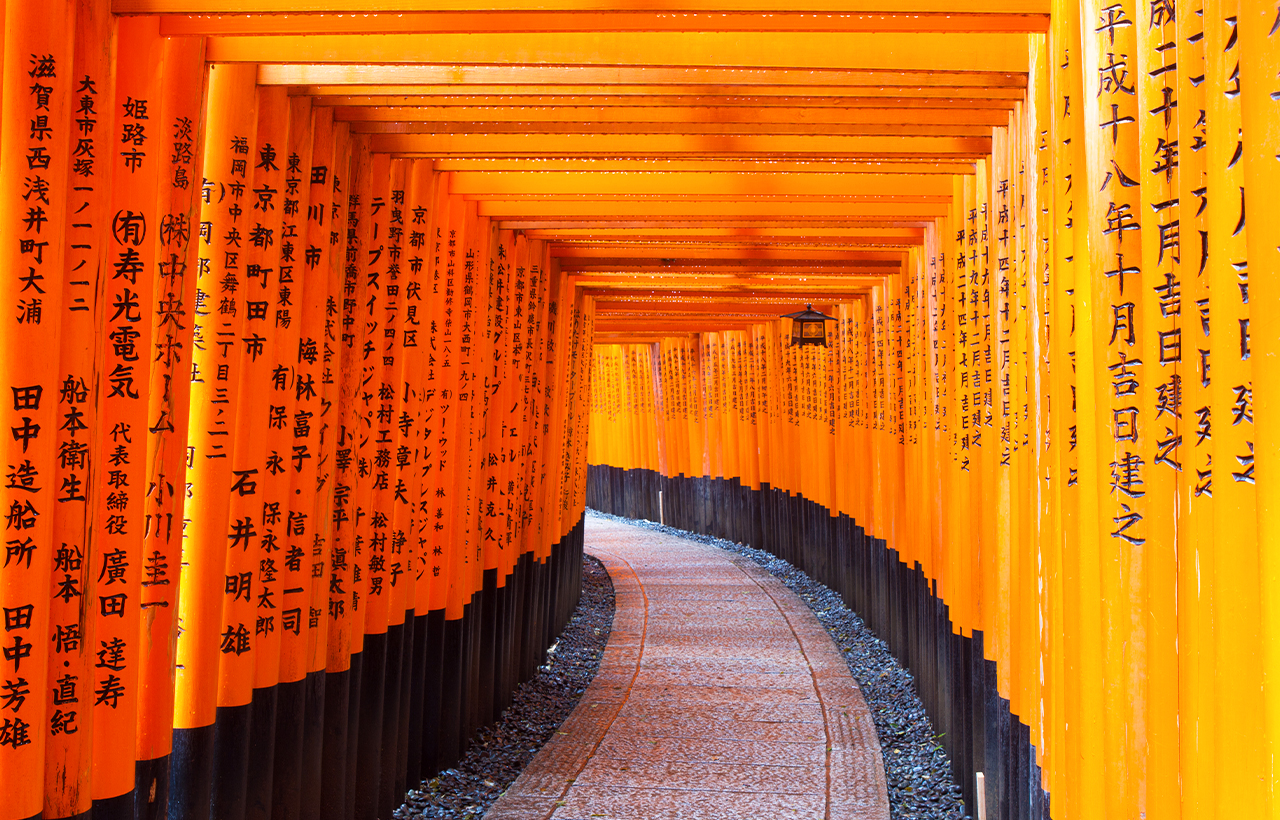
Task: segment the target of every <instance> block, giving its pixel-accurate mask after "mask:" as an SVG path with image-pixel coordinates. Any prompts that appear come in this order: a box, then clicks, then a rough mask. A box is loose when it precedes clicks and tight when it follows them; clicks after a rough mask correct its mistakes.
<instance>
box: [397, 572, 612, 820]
mask: <svg viewBox="0 0 1280 820" xmlns="http://www.w3.org/2000/svg"><path fill="white" fill-rule="evenodd" d="M613 613H614V599H613V581H612V580H610V578H609V573H608V572H606V571H605V568H604V565H603V564H601V563H600V562H599V561H597V560H596V559H595V558H592V557H591V556H589V555H584V556H583V558H582V598H581V600H580V601H579V602H578V608H577V609H576V610H574V613H573V617H572V618H570V620H569V625H568V626H566V627H565V630H564V632H563V633H562V634H561V635H560V637H559V639H557V641H556V642H555V643H554V644H552V646H551V648H550V649H549V650H547V662H546V664H545V665H543V666H540V667H538V671H537V672H536V673H535V674H534V676H533V678H532V679H530V680H528V681H526V682H525V683H522V684H520V686H519V687H517V688H516V691H515V694H514V696H513V697H512V701H511V706H510V708H508V709H507V710H506V711H504V712H503V713H502V717H501V718H499V720H498V721H497V722H496V723H494V724H492V725H490V726H486V727H484V728H482V729H481V730H480V731H479V732H478V733H477V734H476V736H475V737H474V738H472V740H471V743H470V744H469V745H468V746H467V751H466V754H465V755H464V756H463V758H462V760H461V761H460V762H459V763H458V765H457V766H455V767H454V768H452V769H445V770H444V771H443V772H441V773H440V774H439V775H437V776H436V777H434V778H432V779H431V780H427V781H424V782H423V783H422V785H421V786H419V787H418V788H416V789H412V790H410V792H409V794H408V795H406V797H405V802H404V804H403V805H402V806H400V808H398V809H396V810H395V811H394V812H393V816H394V817H395V818H397V820H419V819H421V820H444V819H445V818H447V819H448V820H474V818H479V817H483V816H484V813H485V812H486V811H488V810H489V807H490V806H491V805H493V803H494V801H496V800H497V799H498V798H499V797H500V796H502V793H503V792H505V791H506V790H507V787H508V786H510V785H511V784H512V783H513V782H515V779H516V777H518V776H519V775H520V772H521V771H523V770H524V767H525V766H527V765H528V764H529V761H531V760H533V756H534V755H535V754H537V753H538V750H539V749H541V748H542V746H543V745H544V744H545V743H546V742H547V741H548V740H550V739H551V738H552V736H553V735H555V733H556V730H557V729H559V728H560V724H561V723H564V721H565V718H567V717H569V715H570V713H572V712H573V710H574V707H576V706H577V705H578V701H579V700H581V699H582V694H583V693H584V692H585V691H586V690H587V686H588V685H589V684H590V683H591V680H592V678H594V677H595V676H596V672H597V671H598V670H599V669H600V658H601V656H602V655H603V654H604V647H605V644H607V643H608V642H609V632H610V631H611V630H612V629H613Z"/></svg>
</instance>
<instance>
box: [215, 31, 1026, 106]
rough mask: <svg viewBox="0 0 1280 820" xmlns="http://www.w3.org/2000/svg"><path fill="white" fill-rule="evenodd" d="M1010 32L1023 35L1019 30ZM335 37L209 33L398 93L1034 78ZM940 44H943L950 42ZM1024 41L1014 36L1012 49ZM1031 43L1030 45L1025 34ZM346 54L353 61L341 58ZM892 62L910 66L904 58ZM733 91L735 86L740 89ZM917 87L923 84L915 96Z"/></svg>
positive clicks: (262, 74) (693, 89)
mask: <svg viewBox="0 0 1280 820" xmlns="http://www.w3.org/2000/svg"><path fill="white" fill-rule="evenodd" d="M848 36H854V35H848ZM918 36H920V37H927V36H931V35H924V34H922V35H918ZM938 36H941V35H938ZM972 36H974V37H978V36H987V37H995V36H997V35H972ZM1000 36H1008V37H1010V38H1014V39H1016V38H1018V35H1000ZM326 39H333V40H335V42H334V43H333V44H332V45H333V48H334V50H333V51H331V52H329V51H323V50H322V49H321V46H320V44H309V39H296V38H281V37H240V38H219V37H214V38H211V39H210V41H209V48H210V51H209V52H208V53H209V55H210V59H213V56H214V55H217V56H218V57H219V58H220V59H221V60H223V61H224V62H255V63H259V64H260V65H259V67H258V82H259V84H261V85H298V86H312V85H316V86H326V85H328V86H335V85H336V86H355V88H347V89H345V90H344V91H342V92H340V93H348V94H371V93H378V92H375V91H374V90H373V89H376V88H394V87H397V86H399V87H400V88H399V90H398V91H394V90H393V91H389V92H387V93H400V94H429V93H431V91H430V90H429V89H430V88H431V87H438V88H439V89H441V91H442V92H446V93H453V94H458V93H460V92H461V91H463V90H464V89H468V87H470V88H469V89H468V90H471V91H473V92H479V91H480V90H481V89H485V92H484V93H490V94H502V93H505V88H504V87H507V86H510V87H524V89H525V93H532V94H548V93H552V94H554V93H560V94H600V93H601V91H602V89H604V88H607V89H608V91H609V93H613V92H615V91H617V92H618V93H631V94H653V93H665V92H666V91H675V90H680V91H683V92H684V93H691V94H699V93H706V92H704V91H703V89H711V90H712V92H715V89H725V90H724V91H722V92H719V93H737V94H768V93H770V91H769V90H768V89H776V91H775V92H773V93H775V94H784V93H785V94H786V95H789V96H806V95H814V96H838V95H843V94H847V93H848V90H849V89H858V94H867V95H876V96H907V97H909V96H937V92H936V91H935V90H934V89H936V88H950V89H953V90H954V91H956V92H957V93H958V94H959V96H964V97H983V96H987V95H993V96H999V94H1000V92H1001V91H1003V93H1004V95H1005V97H1006V98H1007V99H1020V98H1021V96H1022V92H1023V91H1024V90H1025V89H1026V86H1027V78H1026V64H1025V56H1024V57H1023V59H1022V61H1021V62H1019V61H1018V60H1017V59H1014V58H1011V59H1009V60H1008V61H1007V62H1008V63H1009V65H1010V66H1013V67H1012V68H996V67H989V66H988V65H986V64H985V63H972V64H966V63H960V62H953V61H944V62H943V63H934V62H929V61H928V55H927V54H921V55H916V59H918V60H919V62H918V63H917V64H916V65H914V66H912V67H898V68H894V67H891V66H890V65H889V64H885V65H876V64H869V65H867V66H863V67H859V66H849V67H847V68H838V67H836V68H822V67H817V66H814V67H804V68H794V67H776V66H761V67H751V68H744V67H741V66H725V65H716V64H713V65H693V64H688V61H687V60H685V61H684V63H685V64H684V65H665V64H658V65H649V64H645V63H643V62H641V63H637V64H631V65H626V64H622V65H618V64H611V65H589V64H588V65H578V64H571V63H558V64H557V63H542V64H534V63H532V62H528V61H531V60H533V59H534V58H535V57H536V56H538V55H528V56H527V57H526V60H528V61H526V62H523V63H511V62H503V63H500V64H483V63H480V62H478V56H479V55H477V54H465V53H464V54H459V55H458V59H456V60H451V61H450V60H437V61H435V62H434V63H417V62H416V61H415V60H414V59H413V58H414V57H415V56H418V57H422V56H427V55H414V54H413V53H412V52H410V51H408V50H407V49H406V50H404V51H402V52H401V53H400V54H399V55H398V56H400V57H401V58H402V59H399V60H395V59H390V58H389V55H388V54H386V53H385V51H386V50H385V49H384V52H383V53H380V54H378V53H372V52H364V51H360V50H359V49H354V48H348V47H349V46H354V45H355V44H357V43H359V42H360V40H358V39H356V38H345V39H348V40H351V41H352V42H350V43H345V44H344V43H343V39H344V38H339V37H334V38H326ZM417 39H434V38H417ZM278 41H286V42H278ZM274 45H283V46H288V45H295V46H296V48H289V49H284V50H277V49H275V48H273V46H274ZM935 45H939V46H941V44H940V43H939V44H935ZM1014 45H1016V44H1015V43H1010V44H1009V47H1011V48H1012V47H1014ZM1022 45H1023V46H1024V47H1025V42H1024V43H1022ZM846 47H851V46H846ZM729 50H730V49H727V48H726V51H729ZM346 56H350V57H352V59H350V60H344V59H341V57H346ZM439 56H443V55H439ZM546 56H553V55H546ZM892 62H893V63H897V64H901V63H903V62H904V60H903V59H896V60H893V61H892ZM949 65H950V66H951V67H948V66H949ZM1019 66H1020V67H1019ZM449 89H452V91H451V92H450V91H449ZM494 89H501V90H494ZM730 89H735V90H734V91H732V92H730V91H729V90H730ZM912 89H917V90H918V91H917V92H916V93H914V94H913V93H912V91H911V90H912ZM308 91H309V89H308ZM926 91H927V92H928V93H925V92H926ZM854 96H857V95H854Z"/></svg>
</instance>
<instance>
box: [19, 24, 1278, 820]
mask: <svg viewBox="0 0 1280 820" xmlns="http://www.w3.org/2000/svg"><path fill="white" fill-rule="evenodd" d="M293 5H294V4H292V3H290V2H287V0H8V2H7V3H5V4H4V35H3V86H2V87H0V105H2V110H3V119H2V121H0V125H2V131H0V259H2V260H3V268H2V273H0V344H2V350H3V357H2V359H0V382H2V384H0V408H2V412H3V421H2V422H0V427H2V428H3V432H4V435H2V436H0V440H2V441H3V460H2V462H0V464H2V465H3V468H4V470H3V478H4V480H3V487H2V488H0V494H2V497H0V503H2V504H3V511H4V542H5V549H4V559H3V568H2V569H0V605H2V606H3V618H4V623H3V632H2V633H0V647H2V649H3V654H2V656H0V820H17V819H18V818H32V817H44V818H66V817H88V816H90V814H92V816H93V817H94V818H103V819H105V818H112V819H113V820H114V818H123V817H138V818H143V817H145V818H160V817H165V816H167V817H170V818H174V820H189V819H191V820H194V819H196V818H210V817H212V818H219V820H221V819H222V818H234V819H235V820H241V818H266V817H271V818H275V820H290V819H291V818H325V819H326V820H330V819H332V820H346V819H347V818H361V819H362V820H364V819H365V818H375V817H381V818H387V817H389V816H390V811H391V809H392V807H393V806H395V805H397V804H398V803H399V801H400V800H401V798H402V797H403V795H404V793H405V789H406V786H412V785H413V784H416V783H417V782H419V780H420V779H421V778H423V777H424V776H430V775H432V774H433V773H435V772H437V771H439V770H440V769H441V768H443V767H447V766H449V765H451V764H452V763H453V762H454V761H456V760H457V759H458V758H459V755H460V753H461V750H462V749H463V747H464V745H465V743H466V741H467V738H469V737H470V736H471V734H472V733H473V732H474V731H475V730H476V729H477V728H478V727H479V726H481V725H483V724H485V723H487V722H489V721H491V720H492V719H493V718H494V717H495V715H496V714H497V713H498V712H499V711H500V710H501V709H502V708H503V707H504V705H505V704H506V703H507V702H508V699H509V696H510V694H511V691H512V689H513V687H514V686H515V685H516V683H517V682H519V681H521V680H524V679H526V678H527V677H528V676H529V675H530V674H531V673H532V671H533V669H534V667H536V666H537V665H538V663H540V662H541V661H540V659H541V657H542V652H543V650H545V649H546V648H547V646H548V645H549V644H550V643H551V642H552V641H553V639H554V636H555V635H556V634H558V632H559V630H560V629H561V628H562V627H563V625H564V623H565V622H566V620H567V618H568V617H569V614H570V612H571V611H572V608H573V606H574V604H575V602H576V599H577V589H578V569H577V568H578V567H579V555H580V553H581V550H582V548H583V529H582V521H583V510H584V501H588V500H589V501H590V503H591V505H592V506H595V507H598V508H600V509H603V510H606V511H613V512H617V513H623V514H627V515H631V516H640V517H649V518H658V519H661V520H665V521H666V522H667V523H669V524H673V525H675V526H678V527H681V528H686V529H694V530H700V531H703V532H707V533H713V534H719V535H725V536H729V537H731V538H735V539H737V540H742V541H747V542H749V543H751V544H753V545H756V546H759V547H762V548H765V549H768V550H771V551H773V552H775V553H777V554H779V555H781V556H783V557H786V558H788V559H790V560H792V561H793V562H795V563H796V564H798V565H800V566H801V567H803V568H805V569H807V570H808V571H809V572H810V573H812V574H813V575H814V576H815V577H817V578H818V579H819V580H822V581H825V582H826V583H827V584H829V585H830V586H832V587H833V588H835V589H837V590H838V591H839V592H840V593H841V594H842V595H843V596H844V598H845V600H846V601H848V602H849V603H850V605H851V606H852V608H854V609H855V610H857V611H859V612H862V613H863V614H864V616H865V617H866V618H867V619H868V621H869V622H870V623H871V624H872V626H873V627H874V628H875V629H876V630H877V631H878V633H879V634H880V635H882V636H883V637H884V638H885V639H886V640H887V641H888V642H889V644H890V646H891V647H892V648H893V650H894V651H895V653H896V654H897V655H898V656H899V657H900V658H902V659H903V660H904V662H906V663H907V664H908V665H909V666H910V668H911V669H912V670H913V671H914V673H915V675H916V680H917V684H918V687H919V689H920V693H921V695H922V697H923V699H924V701H925V702H926V704H927V705H928V707H929V710H930V712H931V714H932V716H933V720H934V721H935V727H936V729H937V731H938V732H939V734H940V735H941V737H940V742H941V743H942V745H943V746H945V747H946V749H947V751H948V752H949V754H950V755H951V760H952V763H953V766H954V768H955V771H956V776H957V779H958V781H959V782H960V783H961V784H962V786H963V788H964V791H965V796H966V798H967V799H968V801H969V805H970V806H971V807H972V806H973V805H974V803H973V800H974V797H975V794H974V792H975V789H974V785H973V783H974V775H975V773H977V772H983V773H984V774H985V778H986V784H987V790H986V795H987V802H988V807H989V809H990V813H989V816H992V817H1001V818H1005V817H1007V818H1030V817H1035V818H1037V820H1039V818H1042V817H1044V816H1052V817H1055V818H1080V819H1081V820H1085V819H1086V818H1087V819H1088V820H1096V818H1104V817H1105V818H1117V819H1119V818H1125V820H1138V819H1139V818H1148V820H1169V818H1177V817H1184V818H1196V820H1203V819H1204V818H1224V820H1225V818H1233V820H1235V819H1236V818H1248V820H1253V819H1254V818H1265V817H1276V816H1278V815H1280V794H1277V793H1276V788H1275V787H1276V783H1277V777H1278V776H1280V775H1278V774H1277V766H1276V763H1275V755H1276V747H1277V745H1278V744H1280V684H1278V683H1277V681H1276V680H1275V676H1276V675H1277V674H1280V635H1278V634H1277V631H1278V630H1280V566H1278V561H1280V532H1278V531H1277V530H1278V529H1280V499H1278V498H1277V495H1278V494H1280V479H1275V478H1272V477H1270V472H1271V471H1273V470H1277V469H1280V467H1277V463H1278V462H1280V433H1278V432H1277V428H1276V427H1274V426H1272V424H1273V422H1276V423H1280V411H1278V410H1277V409H1276V408H1280V395H1277V392H1278V391H1280V358H1278V357H1280V353H1278V348H1280V328H1278V327H1277V322H1278V321H1280V294H1278V293H1277V290H1278V289H1280V278H1278V277H1277V275H1276V274H1277V251H1278V248H1280V220H1278V219H1277V213H1276V209H1275V202H1276V199H1275V197H1276V192H1277V191H1280V162H1278V161H1277V158H1278V155H1280V111H1278V110H1277V108H1278V107H1280V75H1278V71H1280V35H1277V31H1278V30H1280V16H1278V11H1277V7H1276V4H1275V2H1273V0H1115V2H1112V0H974V2H969V3H964V4H961V5H963V7H964V8H963V9H958V10H957V9H952V8H951V7H950V5H951V4H949V3H947V2H939V0H805V2H800V3H797V4H795V5H793V6H788V5H786V4H779V5H778V6H777V7H770V6H768V4H767V3H765V2H763V0H678V1H673V2H670V3H665V2H647V1H646V0H622V2H619V3H617V4H616V5H614V6H612V7H610V8H607V9H606V8H605V7H604V4H602V3H599V2H596V0H545V2H525V1H524V0H447V1H442V2H438V3H430V4H428V3H425V2H413V1H412V0H386V1H385V2H382V3H377V2H369V1H368V0H312V2H308V3H305V4H299V5H303V6H305V9H300V8H294V7H293ZM1246 203H1247V205H1248V209H1247V210H1248V216H1249V218H1248V219H1247V220H1246ZM805 303H813V304H814V305H815V307H817V308H819V309H821V310H824V311H825V312H827V313H829V314H831V315H832V316H834V317H836V321H834V322H830V323H828V325H827V327H828V335H829V337H830V343H829V344H827V345H826V346H816V345H815V346H804V347H793V346H791V344H790V343H789V342H788V336H789V330H790V320H786V319H779V318H778V317H779V316H780V315H781V314H782V313H786V312H789V311H794V310H797V309H800V308H802V307H803V306H804V304H805ZM1267 407H1271V408H1273V410H1272V411H1267V410H1266V409H1265V408H1267ZM588 430H590V436H588ZM588 464H590V465H591V466H590V467H588Z"/></svg>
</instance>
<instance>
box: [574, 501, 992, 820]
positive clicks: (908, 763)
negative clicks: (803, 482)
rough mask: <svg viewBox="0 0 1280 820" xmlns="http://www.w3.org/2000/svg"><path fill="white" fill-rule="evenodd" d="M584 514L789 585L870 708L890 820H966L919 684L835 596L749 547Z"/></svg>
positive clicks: (784, 563) (604, 515) (785, 564)
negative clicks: (750, 565) (715, 554)
mask: <svg viewBox="0 0 1280 820" xmlns="http://www.w3.org/2000/svg"><path fill="white" fill-rule="evenodd" d="M587 515H588V516H589V517H596V518H604V519H608V520H611V521H618V522H621V523H624V524H631V525H633V526H637V527H643V528H644V529H648V530H654V531H657V532H662V533H666V534H667V535H674V536H678V537H680V538H688V539H690V540H692V541H697V542H698V543H700V544H706V545H708V546H712V547H719V548H720V549H723V550H727V551H729V552H733V553H736V554H738V555H742V556H744V557H746V558H750V559H751V560H752V561H754V562H755V563H756V564H757V565H759V566H760V567H763V568H764V569H765V570H766V571H768V572H769V574H770V575H773V576H774V577H775V578H777V579H779V580H780V581H782V582H783V583H784V584H786V586H787V588H788V589H790V590H791V591H792V592H794V593H795V594H796V595H798V596H799V597H800V599H801V600H802V601H804V602H805V603H806V604H807V605H808V606H809V608H810V609H811V610H813V614H814V615H816V616H817V618H818V621H819V622H821V624H822V626H823V627H824V628H826V630H827V634H829V635H830V636H831V639H832V640H833V641H835V644H836V646H837V647H839V648H840V652H841V654H842V655H844V659H845V663H847V664H848V665H849V672H850V673H851V674H852V675H853V678H854V680H856V681H857V682H858V687H859V688H860V689H861V690H862V696H863V698H865V699H866V701H867V706H868V707H869V708H870V710H871V716H872V718H873V719H874V720H875V724H876V733H877V734H878V735H879V737H880V748H881V752H882V755H881V756H882V757H883V758H884V768H885V780H886V782H887V784H888V791H889V816H890V817H891V818H892V820H960V819H961V818H965V820H967V819H968V815H967V814H965V808H964V801H963V800H962V799H961V798H960V787H959V786H957V785H956V783H955V779H954V777H953V776H952V774H951V764H950V761H949V759H948V758H947V753H946V751H945V750H944V749H943V748H942V746H941V744H939V743H938V737H939V735H937V734H935V733H934V731H933V723H932V722H931V721H930V720H929V716H928V715H927V714H926V713H925V710H924V704H922V703H921V702H920V697H919V695H918V694H916V689H915V678H914V677H913V676H912V675H911V673H910V672H909V671H908V670H906V669H905V668H903V666H902V665H901V664H899V663H898V660H897V659H896V658H895V657H893V654H892V653H891V652H890V651H889V647H888V646H887V645H886V644H885V642H884V641H882V640H880V639H879V638H877V637H876V636H875V634H874V633H873V632H872V631H871V630H870V629H868V628H867V626H866V624H864V623H863V621H862V619H861V618H859V617H858V616H857V615H856V614H854V613H853V612H851V611H849V608H848V607H846V606H845V605H844V602H843V601H842V600H841V599H840V596H839V595H838V594H837V593H835V592H833V591H832V590H830V589H829V588H828V587H827V586H826V585H825V584H820V583H818V582H817V581H815V580H813V579H812V578H810V577H809V576H808V575H806V574H805V573H804V572H801V571H800V570H798V569H796V568H795V567H794V566H792V565H791V564H790V563H788V562H787V561H783V560H782V559H780V558H778V557H776V556H774V555H771V554H770V553H767V552H765V551H764V550H758V549H754V548H753V547H748V546H746V545H745V544H737V543H734V542H732V541H726V540H724V539H721V538H712V537H711V536H709V535H701V534H699V533H696V532H689V531H688V530H678V529H675V528H674V527H667V526H663V525H661V524H658V523H656V522H653V521H643V520H639V519H634V518H623V517H621V516H617V515H610V514H609V513H602V512H599V511H598V510H593V509H588V510H587Z"/></svg>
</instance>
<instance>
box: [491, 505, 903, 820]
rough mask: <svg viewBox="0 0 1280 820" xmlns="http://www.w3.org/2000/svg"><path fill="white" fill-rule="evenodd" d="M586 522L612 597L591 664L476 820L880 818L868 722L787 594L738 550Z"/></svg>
mask: <svg viewBox="0 0 1280 820" xmlns="http://www.w3.org/2000/svg"><path fill="white" fill-rule="evenodd" d="M586 526H587V530H586V549H587V551H588V552H590V553H591V554H592V555H594V556H596V557H597V558H599V559H600V561H601V562H603V563H604V565H605V567H606V568H607V569H608V570H609V575H610V576H611V578H612V579H613V585H614V595H615V600H616V604H617V610H616V613H615V615H614V621H613V632H612V634H611V635H610V637H609V643H608V645H607V646H606V647H605V652H604V658H603V659H602V661H601V664H600V671H599V672H598V673H597V675H596V677H595V680H594V681H592V683H591V686H590V688H588V689H587V692H586V694H584V695H583V697H582V700H581V702H580V703H579V704H578V707H577V709H575V710H574V712H573V714H572V715H570V716H569V718H568V720H566V721H565V722H564V724H563V725H562V726H561V727H560V730H559V732H558V733H557V734H556V735H555V737H554V738H553V739H552V740H551V741H550V742H549V743H548V744H547V745H546V746H544V747H543V748H542V750H541V751H540V752H539V753H538V754H537V756H535V757H534V759H533V761H532V762H531V763H530V764H529V766H528V767H527V768H526V769H525V770H524V772H523V773H522V774H521V775H520V777H519V778H517V779H516V781H515V783H513V784H512V785H511V788H510V789H508V790H507V792H506V794H505V795H503V797H502V798H501V799H499V800H498V802H497V803H495V804H494V805H493V807H492V808H491V809H490V810H489V811H488V813H486V814H485V818H486V820H551V818H554V820H589V818H606V820H667V819H668V818H671V819H672V820H674V819H675V818H679V819H680V820H730V819H731V818H741V819H742V820H760V818H780V819H781V818H796V820H801V819H802V820H811V819H813V820H887V818H888V817H889V804H888V798H887V796H886V789H885V779H884V765H883V763H882V761H881V759H880V745H879V742H878V740H877V737H876V730H875V725H874V723H873V721H872V719H871V715H870V713H869V712H868V710H867V706H866V703H865V702H864V701H863V699H862V694H861V692H859V690H858V686H857V684H856V683H855V682H854V680H853V678H852V677H851V676H850V675H849V669H848V667H847V666H846V664H845V662H844V659H843V658H842V657H841V656H840V653H839V651H838V650H837V649H836V647H835V645H834V644H833V643H832V642H831V638H830V637H829V636H828V635H827V633H826V631H825V630H824V629H823V628H822V626H821V625H820V624H819V623H818V621H817V619H816V618H815V617H814V616H813V613H812V612H811V611H810V610H809V608H808V607H807V606H805V604H804V603H803V602H802V601H801V600H800V599H798V598H797V597H796V596H795V595H794V594H793V593H792V592H791V591H790V590H788V589H787V588H786V587H785V586H783V585H782V583H781V582H779V581H778V580H777V579H775V578H774V577H773V576H771V575H769V574H768V573H767V572H765V571H764V570H763V569H761V568H759V567H758V566H756V565H755V564H754V563H752V562H751V561H750V560H748V559H746V558H743V557H741V556H737V555H733V554H730V553H726V552H725V551H723V550H718V549H715V548H713V547H708V546H704V545H702V544H699V543H696V542H694V541H690V540H687V539H684V538H677V537H674V536H670V535H666V534H663V533H657V532H653V531H650V530H645V529H642V528H640V527H633V526H629V525H626V524H620V523H616V522H613V521H607V520H601V519H597V518H588V519H587V525H586Z"/></svg>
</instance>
